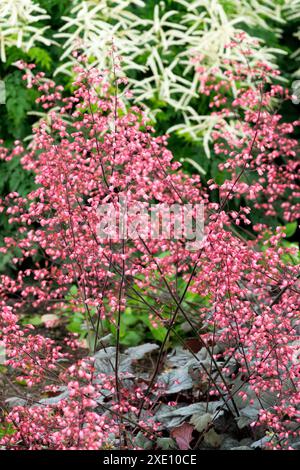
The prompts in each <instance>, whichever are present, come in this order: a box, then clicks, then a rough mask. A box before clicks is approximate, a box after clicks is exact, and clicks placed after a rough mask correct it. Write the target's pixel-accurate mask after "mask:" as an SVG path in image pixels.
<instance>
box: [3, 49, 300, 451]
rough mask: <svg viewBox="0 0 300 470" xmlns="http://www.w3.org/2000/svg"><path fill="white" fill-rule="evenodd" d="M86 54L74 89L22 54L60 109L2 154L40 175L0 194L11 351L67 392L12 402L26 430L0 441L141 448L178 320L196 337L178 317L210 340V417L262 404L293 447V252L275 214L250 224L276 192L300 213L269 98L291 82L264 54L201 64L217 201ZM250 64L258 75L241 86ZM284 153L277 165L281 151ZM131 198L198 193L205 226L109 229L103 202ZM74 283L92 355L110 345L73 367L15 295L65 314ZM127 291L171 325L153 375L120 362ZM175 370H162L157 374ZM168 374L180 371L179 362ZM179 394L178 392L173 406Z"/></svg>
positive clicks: (205, 349)
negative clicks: (277, 79)
mask: <svg viewBox="0 0 300 470" xmlns="http://www.w3.org/2000/svg"><path fill="white" fill-rule="evenodd" d="M232 46H234V44H232ZM246 55H247V54H246ZM77 59H78V61H79V63H80V65H78V66H77V67H76V74H77V76H76V81H75V83H74V93H73V95H72V96H71V97H68V98H65V97H64V96H63V94H62V90H61V89H60V88H59V87H57V86H56V84H55V82H53V81H46V80H45V79H44V76H43V74H41V73H39V74H37V75H35V76H34V74H33V69H32V68H30V70H28V68H27V67H26V66H25V65H24V64H23V65H21V66H22V67H23V68H25V69H26V72H25V75H24V78H25V79H27V80H28V81H29V86H37V87H38V89H39V91H40V92H41V96H40V98H39V101H40V102H41V103H42V105H43V106H44V108H45V109H47V110H48V113H49V117H50V120H49V121H47V122H46V121H42V122H41V123H40V125H39V126H38V127H37V128H36V130H35V136H34V140H33V142H32V144H31V147H30V148H29V149H25V148H24V147H23V146H22V144H21V143H20V142H16V146H15V149H14V150H13V152H12V153H11V154H10V153H9V152H8V151H7V150H4V149H3V150H1V156H2V158H3V159H5V160H9V159H11V158H15V157H16V156H17V157H20V158H21V162H22V164H23V166H24V168H26V169H27V170H29V171H31V172H33V174H34V175H35V182H36V186H37V187H36V189H35V190H34V191H32V192H31V193H29V194H28V195H27V197H26V198H24V197H21V196H20V195H19V194H17V193H11V194H9V195H8V196H7V197H6V198H5V199H4V200H3V201H2V203H1V209H2V211H4V213H5V214H6V215H7V216H8V218H9V221H10V223H12V224H16V225H17V236H16V237H7V238H6V239H5V243H6V246H5V247H2V248H1V251H2V252H3V253H10V254H11V256H12V261H13V263H14V265H15V267H16V274H15V275H8V274H7V275H1V278H0V280H1V286H0V296H1V302H2V303H3V309H2V314H1V317H0V320H1V322H2V324H1V327H2V329H3V332H4V339H5V341H6V344H7V348H8V365H10V366H12V367H16V368H20V369H21V370H22V376H24V377H25V378H26V380H28V382H29V384H31V382H32V381H33V383H36V382H34V381H35V380H36V379H35V377H36V375H37V374H38V373H39V374H41V377H43V380H45V379H47V380H48V381H49V380H51V378H50V377H48V376H47V377H45V376H44V375H43V373H42V372H41V371H38V370H37V367H40V369H41V368H42V369H46V370H47V371H52V370H53V371H54V372H55V373H56V375H57V377H58V383H59V385H60V386H61V387H65V388H64V389H63V393H66V396H63V397H60V398H59V399H58V401H55V403H54V404H51V405H49V403H47V402H46V403H45V402H44V404H43V405H44V406H43V407H41V406H38V407H36V406H30V407H28V406H24V407H21V408H19V407H18V408H15V409H13V410H12V411H11V413H10V414H9V417H8V419H9V420H10V422H11V423H12V424H13V426H14V428H15V430H16V434H13V435H12V436H11V437H8V438H5V439H6V441H4V445H5V442H6V445H12V446H13V447H18V446H19V442H20V441H21V442H22V444H21V447H22V446H23V447H25V448H29V449H36V448H58V449H65V448H76V449H77V448H79V449H87V448H90V449H98V448H103V446H104V445H105V444H107V445H112V446H114V447H117V446H118V447H122V448H126V447H138V445H137V444H136V442H134V443H132V442H129V441H130V435H131V434H130V432H132V426H133V427H134V430H135V432H136V430H137V429H138V430H140V432H141V433H142V434H143V435H147V436H148V437H149V434H150V435H151V436H150V438H151V439H152V438H153V432H154V431H155V432H156V431H157V429H158V426H159V419H158V418H156V417H155V413H154V408H155V406H154V404H153V403H154V402H155V400H157V399H158V397H159V393H160V392H159V390H158V388H157V385H155V384H156V379H157V375H158V372H159V370H160V367H161V363H162V359H163V354H164V352H165V347H166V346H167V344H168V340H169V338H170V337H171V335H172V337H174V338H175V339H176V340H178V341H181V342H183V344H184V345H185V347H186V348H189V346H187V345H186V342H185V341H184V339H183V338H182V336H181V330H180V329H179V328H178V325H179V324H180V322H181V323H185V326H187V327H188V329H189V330H190V331H192V332H193V334H194V336H195V339H196V340H197V342H198V344H199V345H200V348H201V350H200V354H198V355H197V354H195V353H194V351H193V350H190V351H189V352H190V354H191V355H192V359H193V361H194V367H195V374H196V373H197V374H198V375H200V379H201V393H202V394H203V395H204V396H202V398H203V401H206V402H207V401H209V400H215V399H216V398H217V399H218V400H219V401H220V402H221V405H220V409H219V410H218V411H217V412H216V416H215V418H214V419H216V418H217V415H218V413H221V411H224V409H226V410H227V412H228V413H231V414H232V415H233V416H234V418H235V419H236V420H237V421H238V422H239V420H240V418H242V417H244V418H245V416H246V417H249V407H250V408H251V407H252V408H251V414H250V421H249V422H248V424H251V425H252V426H254V427H255V428H257V429H259V432H261V433H264V432H268V436H270V442H269V445H270V446H272V447H273V448H277V447H280V448H282V447H284V448H289V447H291V446H293V443H294V442H295V440H296V439H297V436H299V429H298V427H297V426H298V423H299V404H300V403H299V374H300V370H299V367H300V363H299V357H298V353H299V340H298V337H299V307H300V304H299V269H298V266H297V263H295V259H297V256H298V254H297V251H296V249H295V248H293V247H289V246H286V245H284V237H285V233H284V230H283V229H282V228H281V227H278V228H277V229H276V230H272V229H270V228H267V226H266V225H263V224H257V223H256V224H254V225H253V231H252V232H250V233H249V232H248V231H247V226H248V225H250V224H251V223H252V222H253V220H252V218H253V212H254V210H253V208H254V209H255V208H264V209H267V210H268V211H269V213H270V214H272V213H273V212H272V209H271V204H270V203H274V201H276V202H277V201H278V202H279V203H280V204H281V208H282V209H283V212H284V216H285V217H286V218H287V219H288V220H291V213H292V211H294V212H295V213H296V215H297V211H298V206H297V202H295V198H296V197H297V194H298V193H297V192H296V188H295V185H296V180H295V178H293V177H292V171H293V170H295V168H296V167H295V161H296V151H295V143H294V140H293V139H291V138H290V137H289V136H288V134H289V133H291V132H292V131H293V125H292V124H284V123H279V120H280V117H279V116H278V115H276V114H274V115H272V114H271V113H270V110H269V107H270V103H271V102H272V99H273V98H274V97H275V96H276V95H278V94H279V95H280V96H282V95H283V96H285V92H284V90H283V89H282V87H280V86H278V85H273V84H270V85H269V89H266V90H265V89H263V88H262V84H264V82H265V78H266V76H268V74H269V72H270V69H269V66H268V65H265V64H262V63H258V64H257V66H256V67H255V68H254V69H253V71H252V72H251V73H250V72H249V71H248V69H247V68H246V65H245V64H247V61H246V62H239V61H235V62H234V63H230V67H229V69H228V70H227V71H226V70H225V71H224V77H225V78H224V79H222V80H220V79H219V78H217V79H216V80H214V78H213V77H212V76H211V73H206V71H205V69H198V71H197V73H198V74H199V80H200V81H202V89H201V92H202V93H203V94H204V95H208V96H211V102H212V106H213V107H215V108H216V109H217V110H216V112H215V117H216V119H217V126H219V127H217V129H216V130H215V132H214V138H215V140H216V146H217V150H218V151H219V152H220V154H223V155H224V156H225V157H226V158H227V163H226V170H227V171H228V175H227V180H225V182H224V183H223V184H222V185H221V186H220V188H219V189H220V198H219V199H218V200H217V202H216V198H214V194H213V191H215V189H218V185H217V184H216V183H215V182H210V187H209V188H208V189H205V188H204V187H203V186H202V185H201V182H200V178H199V177H190V176H188V175H186V174H185V173H184V172H183V171H182V169H181V168H180V164H179V163H177V162H174V161H173V160H172V155H171V153H170V151H169V150H168V149H167V140H166V138H165V137H155V136H154V133H153V129H152V128H150V127H149V126H148V123H147V120H146V118H145V115H144V113H143V112H141V110H140V109H138V108H137V107H131V108H130V109H127V108H125V107H124V106H123V104H122V101H121V100H119V96H118V90H119V89H120V88H122V86H123V85H124V84H123V82H124V80H123V79H122V80H120V79H118V77H117V76H115V78H114V82H113V83H111V82H110V81H109V80H108V75H107V74H102V73H100V72H99V71H98V70H97V69H96V68H93V67H92V68H90V69H87V67H86V59H85V58H84V57H77ZM246 74H247V76H248V75H249V74H250V76H251V79H252V81H253V82H255V84H256V86H245V85H244V82H245V81H246V77H245V75H246ZM269 77H270V75H269ZM258 82H259V83H258ZM234 83H235V86H236V90H237V91H236V94H235V96H234V97H233V98H232V100H227V98H226V100H225V99H224V96H223V93H222V89H223V88H225V89H226V90H228V89H232V87H233V84H234ZM235 109H238V112H239V113H240V115H241V117H240V119H239V121H238V122H239V125H237V126H238V129H236V131H237V132H240V137H239V138H238V137H237V132H235V133H234V135H231V134H230V133H229V132H227V130H226V120H227V119H230V116H231V113H235V112H236V111H235ZM65 116H68V118H67V119H64V117H65ZM224 123H225V124H224ZM224 141H225V143H224ZM279 157H280V158H283V159H284V165H283V166H279V165H278V163H277V162H276V159H278V158H279ZM248 169H251V173H250V178H252V175H257V177H258V180H257V181H256V180H255V178H254V176H253V180H252V179H250V182H249V181H248V180H247V179H246V180H245V181H244V180H243V178H244V176H245V175H246V170H247V171H248ZM282 172H283V173H282ZM242 183H243V184H242ZM257 184H259V187H258V186H257ZM253 186H254V188H253ZM251 191H255V201H254V203H253V207H252V210H251V207H250V205H249V207H248V206H246V205H245V204H244V201H245V199H249V200H251V194H252V193H251ZM286 194H287V195H288V197H286ZM289 194H290V195H289ZM233 196H234V201H233ZM123 197H124V198H126V200H127V201H128V203H129V204H131V203H132V204H135V203H139V204H143V205H144V206H146V207H149V205H150V204H166V205H169V206H171V205H172V204H174V203H181V204H185V203H190V204H192V203H201V204H203V206H204V207H205V227H204V238H203V240H202V241H201V243H200V245H199V246H198V247H197V249H196V250H195V251H189V250H188V249H187V247H186V245H185V243H184V242H185V240H184V239H176V238H170V239H167V240H166V239H163V238H161V239H155V240H154V239H151V238H150V239H146V240H145V239H144V238H143V237H138V238H136V239H126V238H125V239H122V240H120V239H118V238H115V239H114V238H108V239H106V238H105V237H104V238H103V237H102V238H101V237H99V233H98V231H97V226H98V222H99V221H98V215H97V214H98V212H97V211H98V208H99V206H101V204H103V203H111V204H115V205H117V204H118V203H119V201H120V198H123ZM285 197H286V199H285ZM260 198H261V199H260ZM263 198H264V199H265V200H266V201H267V202H265V200H264V199H263ZM240 200H242V201H243V203H240V204H238V202H239V201H240ZM213 201H215V202H213ZM233 202H234V203H236V204H235V205H233V204H232V203H233ZM264 204H267V206H265V205H264ZM245 233H246V235H247V236H245V235H244V234H245ZM254 234H256V236H254V239H253V235H254ZM251 235H252V238H251ZM74 284H75V285H76V286H77V287H78V289H77V291H76V294H75V295H74V296H73V298H72V305H71V306H72V313H73V314H74V315H75V314H76V312H80V313H82V314H83V315H85V318H86V327H87V328H88V333H89V347H90V355H94V356H95V357H96V361H97V354H98V359H99V354H100V355H105V354H106V356H105V357H106V361H108V362H106V363H105V364H104V363H103V362H101V363H100V366H99V367H100V369H98V370H97V368H96V367H95V364H94V362H93V359H87V360H84V361H82V362H80V363H79V364H78V363H77V361H76V360H75V359H74V365H71V367H70V368H69V369H68V370H64V371H63V372H61V371H60V370H57V367H58V365H60V359H62V358H63V356H61V352H60V351H59V350H58V349H55V348H53V343H52V342H51V340H48V339H41V338H40V337H39V336H36V335H31V334H29V332H27V331H25V332H24V331H23V329H22V328H21V327H20V326H18V325H17V322H16V317H15V314H13V313H12V311H11V309H10V308H8V307H5V305H9V304H12V303H13V304H14V308H15V312H16V313H20V312H22V309H23V308H24V306H25V305H27V304H30V305H32V306H33V307H38V308H42V307H44V308H46V309H48V310H50V309H52V310H53V309H55V310H56V313H57V315H59V314H60V313H61V312H62V311H63V309H64V301H65V298H66V294H67V293H68V292H69V291H70V288H71V286H73V285H74ZM129 300H130V302H131V305H133V302H135V303H134V308H136V309H137V310H141V309H143V310H144V311H145V312H146V315H147V318H148V320H149V324H150V325H151V326H152V328H153V327H156V326H158V325H162V326H164V328H165V329H164V330H163V331H165V333H164V337H163V339H162V346H161V348H160V351H159V354H158V359H157V365H156V366H155V367H154V370H153V373H152V376H151V378H150V379H149V377H148V378H145V375H142V376H141V378H140V379H139V381H138V382H136V383H134V384H133V383H132V381H131V380H132V376H130V373H131V372H130V371H128V364H130V365H131V363H132V359H130V357H131V356H130V355H129V356H130V357H125V359H124V358H123V359H124V361H123V359H122V357H121V355H122V354H121V351H120V341H119V340H120V330H121V326H122V321H123V319H124V316H125V315H126V305H127V303H128V301H129ZM105 320H108V321H109V322H110V323H112V324H113V325H114V328H115V332H116V343H117V347H116V349H113V350H110V351H108V352H105V351H106V350H105V345H104V346H103V338H102V336H101V333H102V322H103V321H105ZM99 349H100V351H99ZM133 349H135V348H133ZM146 349H147V348H146ZM35 352H36V353H37V355H39V354H40V353H42V354H44V358H43V356H41V357H40V356H39V358H37V357H36V354H35ZM130 354H133V353H132V351H131V353H130ZM134 354H137V352H136V351H135V353H134ZM204 356H205V357H204ZM101 357H102V356H101ZM138 357H139V353H138ZM122 361H123V362H122ZM195 361H196V362H195ZM124 364H127V366H126V367H127V369H126V367H125V366H124ZM104 366H105V367H107V369H106V370H107V371H106V372H105V370H104ZM124 371H125V372H124ZM188 372H190V368H189V371H188ZM192 372H193V371H192ZM166 375H167V376H168V377H169V375H168V371H166V374H165V375H164V374H163V376H162V379H165V378H166ZM37 380H38V379H37ZM173 380H174V384H173V385H174V386H175V385H176V386H178V382H179V383H180V380H181V377H179V378H178V377H175V378H174V379H173ZM162 381H163V380H162ZM187 382H188V383H190V382H189V380H187ZM53 383H54V381H53V382H50V388H49V390H51V391H52V392H53V393H54V392H55V391H57V390H58V389H55V388H51V384H52V385H53ZM140 384H141V386H140ZM165 385H166V381H165ZM47 386H48V387H49V383H48V384H47ZM60 390H61V389H60ZM175 390H177V388H176V387H175ZM169 393H171V392H169ZM173 398H174V400H173ZM108 401H110V405H109V410H107V407H108V405H107V402H108ZM174 401H176V395H175V396H173V397H169V399H168V401H167V403H170V405H166V406H173V402H174ZM155 403H156V402H155ZM108 411H109V412H108ZM106 412H108V413H106ZM247 413H248V414H247ZM129 424H130V426H129ZM241 426H242V425H241ZM128 429H130V432H127V431H128ZM124 436H125V437H124ZM128 436H129V437H128Z"/></svg>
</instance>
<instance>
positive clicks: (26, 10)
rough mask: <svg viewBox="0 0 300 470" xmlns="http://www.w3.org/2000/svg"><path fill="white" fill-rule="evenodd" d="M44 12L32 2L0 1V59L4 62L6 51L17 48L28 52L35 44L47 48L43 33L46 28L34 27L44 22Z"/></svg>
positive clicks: (46, 16) (46, 17)
mask: <svg viewBox="0 0 300 470" xmlns="http://www.w3.org/2000/svg"><path fill="white" fill-rule="evenodd" d="M48 18H49V16H48V15H47V14H46V11H45V10H44V9H43V8H41V7H40V6H39V5H38V4H37V3H36V2H33V1H32V0H1V1H0V58H1V61H2V62H5V61H6V49H7V48H8V47H11V46H17V47H19V48H21V49H23V50H25V51H28V50H29V49H30V48H31V47H32V46H33V45H34V44H35V43H36V42H40V43H43V44H45V45H46V46H49V45H50V44H51V41H50V40H49V39H47V38H45V36H44V33H45V31H46V30H47V29H48V26H38V25H35V23H37V22H38V21H41V20H46V19H48Z"/></svg>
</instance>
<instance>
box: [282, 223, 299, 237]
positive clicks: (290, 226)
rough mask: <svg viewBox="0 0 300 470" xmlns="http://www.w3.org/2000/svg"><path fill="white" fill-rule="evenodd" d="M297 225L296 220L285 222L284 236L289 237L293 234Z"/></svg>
mask: <svg viewBox="0 0 300 470" xmlns="http://www.w3.org/2000/svg"><path fill="white" fill-rule="evenodd" d="M297 225H298V223H297V222H290V223H289V224H286V226H285V228H284V231H285V234H286V238H290V237H292V236H293V235H294V233H295V232H296V230H297Z"/></svg>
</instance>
